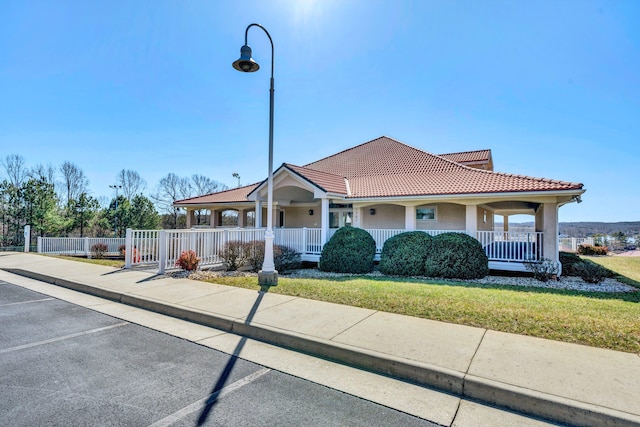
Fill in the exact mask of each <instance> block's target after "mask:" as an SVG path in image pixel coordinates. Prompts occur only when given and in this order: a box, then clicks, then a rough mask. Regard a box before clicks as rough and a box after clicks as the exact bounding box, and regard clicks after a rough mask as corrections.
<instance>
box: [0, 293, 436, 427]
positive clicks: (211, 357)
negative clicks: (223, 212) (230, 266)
mask: <svg viewBox="0 0 640 427" xmlns="http://www.w3.org/2000/svg"><path fill="white" fill-rule="evenodd" d="M0 425H7V426H45V425H46V426H62V425H64V426H86V425H98V426H123V425H126V426H163V425H175V426H194V425H208V426H267V425H268V426H308V425H313V426H342V425H350V426H377V425H378V426H381V425H393V426H395V425H402V426H435V425H436V424H433V423H430V422H428V421H425V420H422V419H420V418H416V417H413V416H411V415H407V414H405V413H402V412H399V411H395V410H393V409H390V408H387V407H384V406H381V405H378V404H375V403H372V402H369V401H367V400H364V399H361V398H358V397H354V396H351V395H349V394H345V393H343V392H340V391H336V390H334V389H331V388H328V387H325V386H322V385H319V384H315V383H312V382H309V381H306V380H303V379H300V378H296V377H294V376H291V375H288V374H285V373H283V372H279V371H276V370H272V369H268V368H265V367H263V366H261V365H258V364H255V363H251V362H248V361H245V360H242V359H239V358H235V357H233V356H231V355H229V354H226V353H222V352H219V351H217V350H213V349H210V348H207V347H203V346H201V345H198V344H195V343H192V342H189V341H186V340H183V339H180V338H176V337H173V336H170V335H167V334H164V333H161V332H157V331H154V330H151V329H147V328H145V327H142V326H139V325H135V324H132V323H129V322H126V321H123V320H120V319H116V318H114V317H110V316H107V315H104V314H101V313H98V312H95V311H92V310H90V309H87V308H84V307H80V306H77V305H74V304H71V303H68V302H64V301H61V300H58V299H55V298H51V297H49V296H46V295H42V294H39V293H36V292H33V291H30V290H27V289H24V288H21V287H18V286H15V285H12V284H10V283H8V282H4V281H0Z"/></svg>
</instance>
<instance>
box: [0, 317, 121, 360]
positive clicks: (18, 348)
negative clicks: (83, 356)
mask: <svg viewBox="0 0 640 427" xmlns="http://www.w3.org/2000/svg"><path fill="white" fill-rule="evenodd" d="M128 324H129V322H122V323H116V324H115V325H110V326H105V327H103V328H96V329H90V330H88V331H83V332H76V333H75V334H69V335H64V336H61V337H57V338H51V339H48V340H43V341H36V342H32V343H30V344H23V345H19V346H16V347H10V348H5V349H3V350H0V354H5V353H11V352H12V351H18V350H24V349H26V348H31V347H37V346H39V345H44V344H51V343H54V342H57V341H63V340H68V339H70V338H76V337H80V336H82V335H88V334H95V333H96V332H102V331H107V330H109V329H113V328H118V327H120V326H124V325H128Z"/></svg>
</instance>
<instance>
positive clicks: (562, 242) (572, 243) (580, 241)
mask: <svg viewBox="0 0 640 427" xmlns="http://www.w3.org/2000/svg"><path fill="white" fill-rule="evenodd" d="M593 244H594V240H593V237H583V238H578V237H561V238H560V239H558V245H559V248H560V250H561V251H565V252H578V247H579V246H580V245H593Z"/></svg>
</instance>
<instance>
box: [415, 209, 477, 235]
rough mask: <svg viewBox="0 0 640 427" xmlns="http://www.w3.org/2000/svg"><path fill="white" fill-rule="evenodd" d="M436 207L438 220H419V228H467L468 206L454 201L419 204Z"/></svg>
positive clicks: (417, 225) (417, 226)
mask: <svg viewBox="0 0 640 427" xmlns="http://www.w3.org/2000/svg"><path fill="white" fill-rule="evenodd" d="M431 207H435V208H436V220H435V221H431V220H420V219H419V220H417V221H416V228H417V229H418V230H465V229H466V207H465V206H463V205H456V204H453V203H437V204H430V205H423V206H417V209H419V208H431Z"/></svg>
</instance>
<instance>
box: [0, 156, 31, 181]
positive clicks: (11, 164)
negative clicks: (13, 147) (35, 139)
mask: <svg viewBox="0 0 640 427" xmlns="http://www.w3.org/2000/svg"><path fill="white" fill-rule="evenodd" d="M2 167H3V169H4V174H5V175H6V178H7V180H8V181H9V184H11V185H13V186H14V187H16V188H19V187H21V186H22V184H24V183H25V181H26V179H27V170H26V168H25V165H24V157H22V156H20V155H18V154H9V155H7V157H5V158H4V160H3V161H2Z"/></svg>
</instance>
